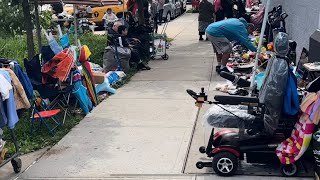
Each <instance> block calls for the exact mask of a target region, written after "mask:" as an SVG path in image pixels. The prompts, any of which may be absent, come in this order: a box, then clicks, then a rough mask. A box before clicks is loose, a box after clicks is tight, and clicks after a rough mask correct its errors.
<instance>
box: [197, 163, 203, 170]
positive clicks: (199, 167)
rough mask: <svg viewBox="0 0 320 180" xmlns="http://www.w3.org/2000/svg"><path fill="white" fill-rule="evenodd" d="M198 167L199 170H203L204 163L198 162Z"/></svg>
mask: <svg viewBox="0 0 320 180" xmlns="http://www.w3.org/2000/svg"><path fill="white" fill-rule="evenodd" d="M196 166H197V168H198V169H203V168H204V163H203V162H201V161H199V162H197V164H196Z"/></svg>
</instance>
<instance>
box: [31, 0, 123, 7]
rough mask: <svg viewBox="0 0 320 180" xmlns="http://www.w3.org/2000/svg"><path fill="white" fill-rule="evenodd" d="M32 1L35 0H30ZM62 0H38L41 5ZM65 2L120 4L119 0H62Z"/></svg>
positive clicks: (99, 4) (98, 4)
mask: <svg viewBox="0 0 320 180" xmlns="http://www.w3.org/2000/svg"><path fill="white" fill-rule="evenodd" d="M30 2H31V3H33V2H34V0H30ZM60 2H61V0H38V4H39V5H43V4H54V3H60ZM62 2H63V3H64V4H78V5H97V6H103V5H104V6H106V5H119V2H118V0H62Z"/></svg>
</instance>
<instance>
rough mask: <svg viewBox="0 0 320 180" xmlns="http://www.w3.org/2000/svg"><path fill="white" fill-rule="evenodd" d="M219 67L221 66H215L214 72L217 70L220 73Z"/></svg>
mask: <svg viewBox="0 0 320 180" xmlns="http://www.w3.org/2000/svg"><path fill="white" fill-rule="evenodd" d="M220 68H221V66H219V65H218V66H216V72H217V73H220Z"/></svg>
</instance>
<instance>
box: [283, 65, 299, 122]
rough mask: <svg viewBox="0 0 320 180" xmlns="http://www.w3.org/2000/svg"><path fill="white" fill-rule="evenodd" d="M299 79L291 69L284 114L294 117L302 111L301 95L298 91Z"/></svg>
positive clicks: (285, 96)
mask: <svg viewBox="0 0 320 180" xmlns="http://www.w3.org/2000/svg"><path fill="white" fill-rule="evenodd" d="M297 88H298V87H297V78H296V77H295V75H294V74H293V72H292V70H291V69H289V74H288V81H287V88H286V93H285V94H284V101H283V112H284V113H285V114H287V115H291V116H294V115H296V114H298V112H299V110H300V102H299V94H298V90H297Z"/></svg>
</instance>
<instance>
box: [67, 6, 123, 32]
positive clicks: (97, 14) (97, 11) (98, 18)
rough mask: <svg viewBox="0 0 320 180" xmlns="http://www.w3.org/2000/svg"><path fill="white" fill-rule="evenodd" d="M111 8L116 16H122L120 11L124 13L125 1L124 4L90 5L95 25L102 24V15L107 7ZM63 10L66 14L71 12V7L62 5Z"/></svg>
mask: <svg viewBox="0 0 320 180" xmlns="http://www.w3.org/2000/svg"><path fill="white" fill-rule="evenodd" d="M108 8H111V9H112V11H113V12H114V13H115V14H116V15H117V16H118V17H122V13H123V12H124V13H126V12H127V11H128V10H127V1H126V0H125V1H124V6H123V5H122V4H120V5H109V6H97V7H92V13H93V15H92V18H93V19H92V21H93V22H94V23H95V24H96V25H97V26H103V19H102V18H103V16H104V14H105V12H107V9H108ZM64 10H65V11H66V12H67V13H68V14H73V7H72V6H68V5H66V6H65V7H64Z"/></svg>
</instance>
